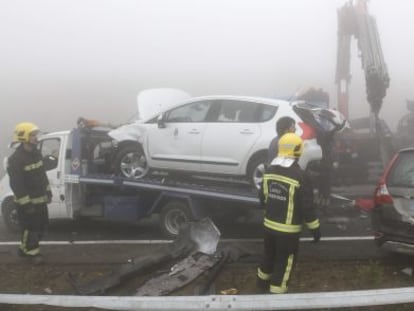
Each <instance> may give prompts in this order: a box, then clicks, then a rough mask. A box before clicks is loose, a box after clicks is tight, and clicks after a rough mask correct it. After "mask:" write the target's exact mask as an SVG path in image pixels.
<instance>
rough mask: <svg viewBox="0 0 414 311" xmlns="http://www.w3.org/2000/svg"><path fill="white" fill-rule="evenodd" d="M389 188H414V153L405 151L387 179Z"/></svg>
mask: <svg viewBox="0 0 414 311" xmlns="http://www.w3.org/2000/svg"><path fill="white" fill-rule="evenodd" d="M387 185H388V186H394V187H395V186H400V187H414V151H409V152H407V151H403V152H401V153H400V154H399V156H398V159H397V162H396V163H395V164H394V166H393V167H392V169H391V172H390V174H389V175H388V178H387Z"/></svg>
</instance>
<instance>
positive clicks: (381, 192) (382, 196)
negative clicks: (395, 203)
mask: <svg viewBox="0 0 414 311" xmlns="http://www.w3.org/2000/svg"><path fill="white" fill-rule="evenodd" d="M397 158H398V153H397V154H395V155H394V156H393V158H392V159H391V160H390V161H389V162H388V164H387V166H386V167H385V170H384V173H383V174H382V176H381V178H380V180H379V182H378V184H377V187H376V189H375V193H374V202H375V204H376V205H377V204H384V203H387V204H392V197H391V195H390V193H389V192H388V188H387V184H386V180H387V178H388V175H389V173H390V171H391V168H392V166H393V165H394V162H395V161H396V159H397Z"/></svg>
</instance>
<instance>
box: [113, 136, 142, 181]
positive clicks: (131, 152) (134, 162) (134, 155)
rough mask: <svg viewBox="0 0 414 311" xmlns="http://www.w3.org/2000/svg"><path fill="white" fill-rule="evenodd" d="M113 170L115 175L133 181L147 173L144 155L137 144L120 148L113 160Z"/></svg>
mask: <svg viewBox="0 0 414 311" xmlns="http://www.w3.org/2000/svg"><path fill="white" fill-rule="evenodd" d="M114 168H115V173H116V174H117V175H120V176H123V177H127V178H133V179H139V178H142V177H144V176H145V175H147V173H148V171H149V167H148V163H147V158H146V157H145V153H144V151H143V150H142V148H141V146H139V145H137V144H126V145H123V146H121V147H120V149H119V151H118V153H117V155H116V157H115V160H114Z"/></svg>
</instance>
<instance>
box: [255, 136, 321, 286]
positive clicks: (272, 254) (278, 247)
mask: <svg viewBox="0 0 414 311" xmlns="http://www.w3.org/2000/svg"><path fill="white" fill-rule="evenodd" d="M302 151H303V141H302V139H301V138H300V137H299V136H297V135H296V134H294V133H287V134H285V135H283V136H282V137H281V138H280V140H279V152H278V156H277V157H276V158H275V159H274V160H273V161H272V162H271V163H270V166H269V167H268V168H267V169H266V171H265V174H264V176H263V182H262V185H261V190H260V192H259V197H260V202H261V204H262V206H264V208H265V216H264V257H263V262H262V263H261V265H260V266H259V268H258V271H257V287H258V291H259V292H262V293H264V292H269V291H270V293H274V294H282V293H286V292H287V290H288V283H289V279H290V276H291V274H292V271H293V268H294V266H295V262H296V257H297V252H298V246H299V237H300V233H301V230H302V225H305V226H306V227H307V228H308V229H310V232H311V233H312V235H313V240H314V242H318V241H319V239H320V236H321V234H320V229H319V226H320V225H319V220H318V218H317V217H316V215H315V207H314V202H313V187H312V185H311V181H310V179H309V177H308V176H307V174H306V173H305V171H303V170H302V169H301V168H300V167H299V165H298V158H299V157H300V156H301V154H302Z"/></svg>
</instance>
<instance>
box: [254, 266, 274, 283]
mask: <svg viewBox="0 0 414 311" xmlns="http://www.w3.org/2000/svg"><path fill="white" fill-rule="evenodd" d="M257 277H258V278H259V279H261V280H263V281H268V280H270V278H271V277H272V275H271V274H269V273H265V272H263V271H262V270H261V269H260V268H257Z"/></svg>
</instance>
